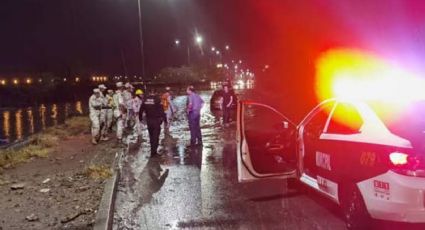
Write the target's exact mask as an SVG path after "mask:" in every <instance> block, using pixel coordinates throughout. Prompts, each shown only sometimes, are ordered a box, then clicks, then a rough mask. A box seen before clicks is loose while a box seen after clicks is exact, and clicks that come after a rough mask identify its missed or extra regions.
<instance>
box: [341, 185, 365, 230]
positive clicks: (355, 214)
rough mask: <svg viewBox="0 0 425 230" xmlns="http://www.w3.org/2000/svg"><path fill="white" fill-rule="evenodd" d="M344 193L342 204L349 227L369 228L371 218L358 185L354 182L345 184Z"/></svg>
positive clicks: (353, 228)
mask: <svg viewBox="0 0 425 230" xmlns="http://www.w3.org/2000/svg"><path fill="white" fill-rule="evenodd" d="M342 195H343V196H342V198H343V199H342V204H341V206H342V211H343V214H344V219H345V223H346V226H347V229H350V230H360V229H368V228H369V227H370V222H371V218H370V216H369V213H368V211H367V209H366V205H365V203H364V200H363V197H362V195H361V193H360V191H359V189H358V188H357V186H356V185H354V184H352V185H348V186H345V189H344V190H343V194H342Z"/></svg>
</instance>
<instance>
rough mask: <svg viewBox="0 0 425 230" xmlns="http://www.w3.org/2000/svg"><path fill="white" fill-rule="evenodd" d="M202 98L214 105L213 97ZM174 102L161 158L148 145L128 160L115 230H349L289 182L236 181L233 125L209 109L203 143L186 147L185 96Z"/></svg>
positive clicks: (134, 148) (135, 150)
mask: <svg viewBox="0 0 425 230" xmlns="http://www.w3.org/2000/svg"><path fill="white" fill-rule="evenodd" d="M201 95H202V97H203V98H204V100H205V102H207V103H209V96H210V95H211V93H210V92H205V93H202V94H201ZM174 102H175V104H176V106H177V107H178V114H177V116H176V117H177V118H178V120H176V121H174V123H173V125H172V128H171V130H170V135H166V136H164V134H161V139H162V142H161V147H160V151H159V152H160V153H162V154H163V157H161V158H159V159H149V158H148V155H149V144H148V142H146V141H145V142H143V143H142V144H141V145H140V147H139V146H132V147H131V150H130V152H129V154H128V155H127V156H126V158H125V161H124V167H123V171H122V178H121V181H120V185H119V188H118V190H119V191H118V194H117V201H116V212H115V217H114V229H345V227H344V223H343V221H342V220H341V219H340V218H339V217H338V215H337V214H336V213H334V212H333V211H332V210H333V207H332V205H330V204H328V203H327V202H322V201H321V199H320V198H318V199H319V200H314V199H315V198H311V197H310V196H307V195H305V194H302V193H300V192H298V191H297V190H294V189H289V188H288V186H287V185H286V182H285V181H282V180H268V181H262V182H255V183H249V184H239V183H237V175H236V149H235V148H236V146H235V127H234V126H233V127H229V128H226V129H224V128H222V127H221V126H220V123H219V118H218V114H212V113H211V112H210V111H209V105H208V104H207V105H206V106H205V107H204V108H205V109H204V111H203V114H202V118H201V119H202V122H201V123H202V124H201V126H202V134H203V138H204V146H203V147H201V148H198V149H187V148H186V147H185V146H186V145H187V144H188V143H189V138H190V137H189V130H188V128H187V119H186V116H185V110H184V108H185V104H186V98H185V97H183V96H181V97H177V98H176V99H175V100H174ZM144 137H147V133H145V134H144ZM322 203H324V204H322Z"/></svg>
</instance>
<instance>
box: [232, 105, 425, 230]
mask: <svg viewBox="0 0 425 230" xmlns="http://www.w3.org/2000/svg"><path fill="white" fill-rule="evenodd" d="M383 108H388V107H387V106H386V105H382V104H379V103H369V102H360V101H343V100H337V99H331V100H326V101H324V102H322V103H321V104H319V105H318V106H316V107H315V108H314V109H313V110H312V111H311V112H310V113H309V114H308V115H307V116H306V117H305V118H304V119H303V120H302V122H301V123H300V124H299V125H295V124H294V123H292V122H291V121H289V119H288V118H287V117H285V116H284V115H283V114H282V113H280V112H278V111H277V110H276V109H274V108H272V107H270V106H268V105H265V104H261V103H257V102H253V101H240V102H239V106H238V114H237V143H238V146H237V164H238V179H239V182H248V181H253V180H260V179H263V178H298V179H299V180H300V181H301V182H302V183H304V184H306V185H307V186H309V187H311V188H313V189H315V190H317V191H318V192H319V193H321V194H324V195H325V196H326V197H328V198H330V199H331V200H332V201H334V202H336V203H337V204H339V205H340V207H341V208H342V210H343V213H344V216H345V218H346V223H347V227H348V228H349V229H364V228H365V227H366V226H367V225H368V223H369V221H368V220H370V217H372V218H375V219H381V220H391V221H398V222H409V223H425V158H424V156H425V102H424V101H422V102H420V101H419V102H414V103H412V104H410V105H408V106H406V107H403V110H399V111H397V112H396V113H394V114H393V113H392V110H388V109H383Z"/></svg>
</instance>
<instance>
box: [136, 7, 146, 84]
mask: <svg viewBox="0 0 425 230" xmlns="http://www.w3.org/2000/svg"><path fill="white" fill-rule="evenodd" d="M137 5H138V7H139V41H140V56H141V57H142V76H143V78H146V76H145V54H144V50H143V30H142V8H141V4H140V0H137Z"/></svg>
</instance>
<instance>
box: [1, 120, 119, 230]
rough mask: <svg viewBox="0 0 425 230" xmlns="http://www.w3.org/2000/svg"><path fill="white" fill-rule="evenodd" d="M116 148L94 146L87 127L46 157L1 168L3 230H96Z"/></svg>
mask: <svg viewBox="0 0 425 230" xmlns="http://www.w3.org/2000/svg"><path fill="white" fill-rule="evenodd" d="M87 127H88V126H87ZM113 145H114V143H113V141H112V140H110V141H107V142H102V143H101V144H99V145H97V146H94V145H92V144H91V143H90V134H89V132H88V128H87V129H86V130H85V131H84V132H83V133H80V134H76V135H73V136H67V137H66V138H63V136H62V138H60V139H59V141H58V143H57V144H56V145H55V146H54V147H53V148H52V150H51V152H50V153H49V154H48V156H47V157H42V158H40V157H37V156H35V157H31V158H30V159H29V160H28V162H26V163H19V164H16V165H13V166H10V165H6V167H5V168H0V170H1V171H0V204H1V205H0V229H92V227H93V224H94V221H95V218H96V212H97V209H98V206H99V202H100V199H101V197H102V193H103V188H104V183H105V180H106V179H107V178H108V176H110V174H111V171H110V170H109V167H110V166H111V165H112V162H113V160H114V157H115V154H116V153H117V152H118V151H119V149H117V148H113Z"/></svg>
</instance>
